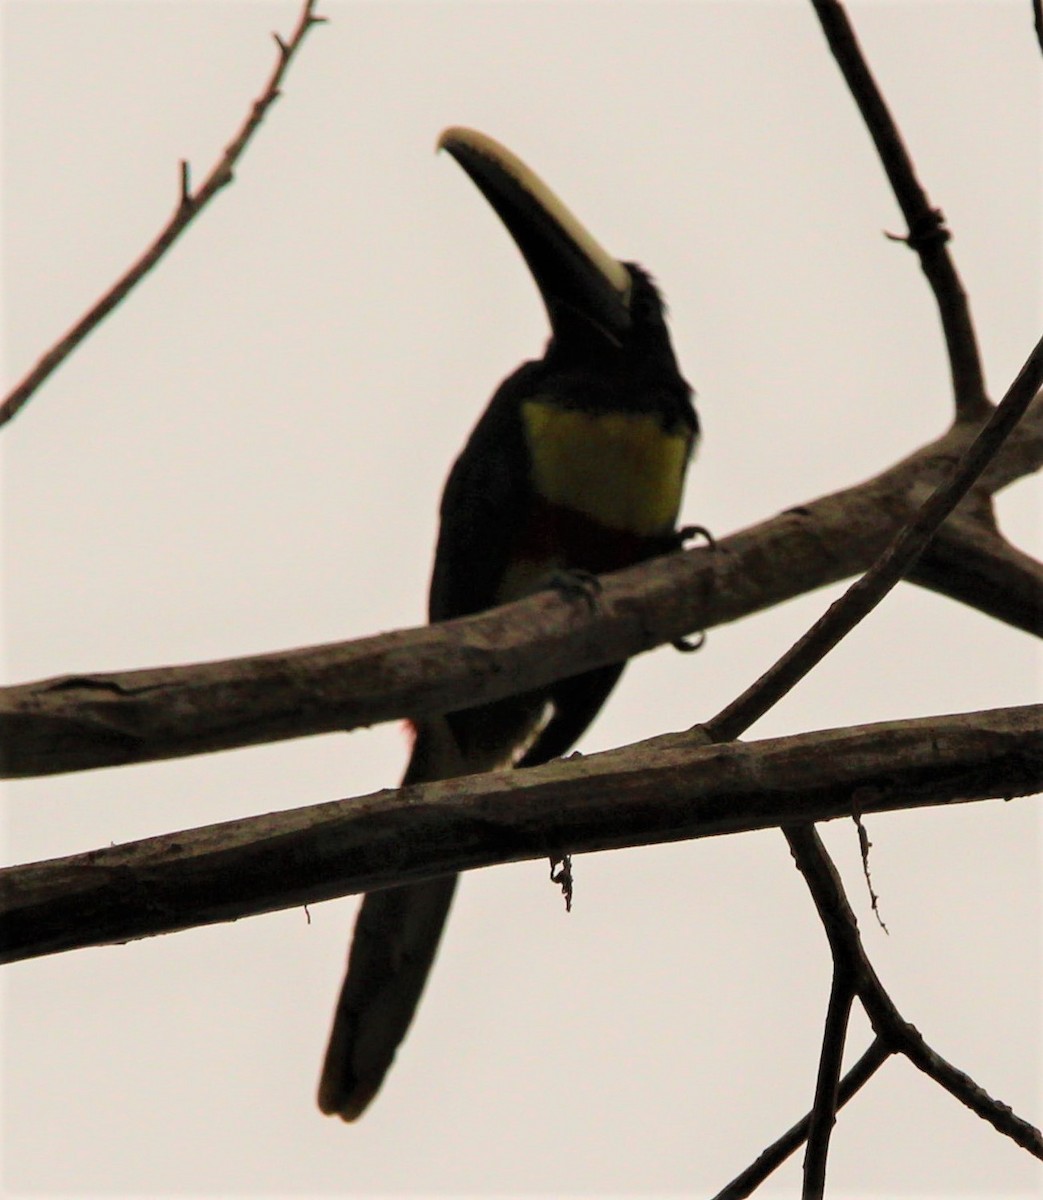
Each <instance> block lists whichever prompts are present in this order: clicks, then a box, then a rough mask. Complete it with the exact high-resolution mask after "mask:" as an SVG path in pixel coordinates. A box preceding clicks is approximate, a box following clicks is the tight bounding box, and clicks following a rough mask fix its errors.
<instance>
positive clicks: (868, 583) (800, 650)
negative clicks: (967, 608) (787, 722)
mask: <svg viewBox="0 0 1043 1200" xmlns="http://www.w3.org/2000/svg"><path fill="white" fill-rule="evenodd" d="M1041 384H1043V339H1041V340H1040V341H1039V342H1037V343H1036V345H1035V347H1034V348H1033V350H1032V353H1031V354H1030V355H1029V356H1028V358H1027V359H1026V361H1025V365H1024V366H1023V367H1022V368H1021V370H1020V371H1019V372H1018V375H1017V378H1016V379H1015V380H1014V382H1013V383H1012V384H1011V385H1010V387H1009V388H1008V389H1007V394H1006V395H1005V396H1004V397H1003V401H1002V402H1001V403H1000V405H999V406H998V407H997V408H996V409H994V410H993V412H992V415H991V416H990V417H989V419H988V421H986V423H985V425H984V426H983V427H982V429H981V432H980V433H979V434H978V436H977V437H976V438H975V439H974V441H973V442H972V443H971V445H970V446H968V448H967V450H966V452H965V453H964V455H963V457H962V458H961V459H960V461H959V462H958V463H957V465H956V467H955V469H954V470H953V473H952V475H951V477H950V479H949V481H948V482H947V483H944V484H941V485H940V486H939V487H938V488H936V489H935V491H934V492H933V493H932V494H931V495H930V496H929V497H928V499H927V500H926V501H925V502H924V504H923V505H922V506H921V508H920V510H919V512H918V513H917V515H916V517H915V518H914V519H913V520H911V521H910V522H909V524H908V525H906V526H905V528H904V529H902V530H901V531H900V532H899V534H898V536H897V537H896V538H895V539H894V541H893V542H892V543H891V545H890V546H889V547H888V549H887V550H886V551H885V552H884V553H883V554H882V555H881V556H880V558H878V559H877V561H876V562H875V563H874V564H873V566H872V567H871V568H870V569H869V570H868V571H867V572H866V574H865V575H863V576H862V578H861V579H858V580H856V581H855V582H854V583H853V584H852V585H851V587H849V588H848V590H847V591H846V592H845V593H844V595H843V596H841V598H840V599H839V600H837V601H835V602H834V603H833V604H832V605H830V607H829V608H828V609H827V610H826V612H825V613H824V614H823V615H822V616H821V617H820V618H819V619H818V620H817V621H816V622H815V624H814V625H812V626H811V628H810V629H809V630H808V631H807V633H805V634H804V636H803V637H801V638H800V639H799V640H798V641H797V642H796V643H795V644H794V645H793V646H791V647H790V649H789V650H787V651H786V653H785V654H784V655H783V656H782V657H781V658H780V659H779V660H778V661H777V662H776V663H774V665H773V666H771V667H770V668H769V669H768V670H767V671H766V672H765V673H764V674H763V675H762V676H761V677H760V679H758V680H757V681H756V683H754V684H752V685H751V686H750V687H749V688H747V689H746V691H745V692H743V694H742V695H741V696H739V697H738V698H737V699H736V700H734V701H732V703H731V704H729V705H728V706H727V707H726V708H724V709H723V710H722V711H721V712H719V713H718V714H717V716H715V717H713V718H712V719H711V720H710V721H708V722H707V723H706V725H705V726H704V729H705V731H706V733H707V734H708V736H709V737H710V738H711V739H712V740H713V741H716V742H721V741H731V740H732V739H734V738H737V737H740V736H741V735H742V734H743V733H744V732H745V731H746V730H747V729H748V728H749V727H750V726H751V725H752V724H753V722H754V721H756V720H757V718H758V717H761V716H763V715H764V713H766V712H767V711H768V709H770V708H771V707H772V706H773V705H774V704H776V703H777V702H778V700H779V699H781V697H783V696H784V695H786V693H787V692H788V691H790V689H791V688H793V687H795V686H796V684H797V683H799V682H800V680H801V679H803V678H804V676H805V675H806V674H807V673H808V672H809V671H810V670H811V669H812V668H813V667H814V666H816V665H817V664H818V663H819V662H821V661H822V659H823V658H824V657H825V656H826V654H828V653H829V651H830V650H832V648H833V647H834V646H835V645H836V644H837V643H838V642H839V641H840V640H841V639H842V638H843V637H845V636H846V635H847V634H848V633H850V631H851V630H852V629H853V628H854V627H855V626H856V625H857V624H858V622H859V621H861V620H862V619H863V617H865V616H867V615H868V614H869V613H870V612H871V611H872V610H873V609H874V608H875V607H876V606H877V605H878V604H879V603H880V601H881V600H882V599H883V598H884V597H885V596H886V595H887V593H888V592H889V591H890V590H891V589H892V588H893V587H894V586H895V584H896V583H898V581H899V580H900V579H901V578H902V577H903V576H904V575H905V574H906V572H907V571H908V570H909V568H910V567H911V566H912V564H913V563H914V562H915V561H916V559H917V558H918V557H919V555H920V554H921V552H922V551H923V549H924V547H925V546H926V545H927V544H928V542H929V541H930V540H931V538H932V537H933V536H934V533H935V531H936V530H937V529H938V527H939V526H940V525H941V523H942V522H943V521H944V520H945V518H946V517H947V516H948V515H949V514H950V513H951V512H952V510H953V509H954V508H955V507H956V505H957V504H959V502H960V500H962V499H963V497H964V496H965V495H966V494H967V492H968V491H969V490H970V488H971V486H972V485H973V484H974V481H975V480H976V479H977V478H978V477H979V476H980V475H981V473H982V472H983V471H984V470H985V468H986V467H987V466H988V464H989V462H990V461H991V459H992V458H993V457H994V456H995V455H996V453H997V451H998V450H999V448H1000V446H1002V445H1003V441H1004V439H1005V438H1006V437H1007V436H1008V434H1009V433H1010V432H1011V431H1012V430H1013V428H1014V426H1015V425H1016V424H1017V423H1018V421H1019V420H1020V418H1021V416H1022V414H1023V413H1024V412H1025V410H1026V409H1027V408H1028V406H1029V405H1030V404H1031V403H1032V400H1033V399H1034V398H1035V395H1036V393H1037V391H1038V390H1039V388H1040V386H1041Z"/></svg>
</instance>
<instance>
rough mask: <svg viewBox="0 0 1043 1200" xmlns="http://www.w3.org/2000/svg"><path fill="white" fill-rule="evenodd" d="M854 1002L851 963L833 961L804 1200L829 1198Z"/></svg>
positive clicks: (842, 960)
mask: <svg viewBox="0 0 1043 1200" xmlns="http://www.w3.org/2000/svg"><path fill="white" fill-rule="evenodd" d="M854 999H855V986H854V977H853V974H852V972H851V969H850V966H849V964H848V962H847V960H846V959H845V958H844V957H843V956H841V957H839V958H836V959H834V961H833V984H832V987H831V988H830V993H829V1006H828V1007H827V1009H826V1022H825V1027H824V1029H823V1031H822V1051H821V1054H820V1055H819V1063H818V1077H817V1079H816V1081H815V1102H814V1104H813V1106H812V1109H811V1123H810V1125H809V1127H808V1145H807V1150H806V1151H805V1153H804V1187H803V1191H802V1193H801V1197H802V1200H821V1197H822V1196H824V1195H825V1191H826V1161H827V1159H828V1158H829V1139H830V1137H831V1136H832V1134H833V1126H834V1125H835V1124H836V1119H837V1104H838V1102H839V1089H840V1070H841V1067H842V1065H843V1062H844V1044H845V1042H846V1041H847V1030H848V1022H849V1021H850V1019H851V1005H852V1003H853V1002H854Z"/></svg>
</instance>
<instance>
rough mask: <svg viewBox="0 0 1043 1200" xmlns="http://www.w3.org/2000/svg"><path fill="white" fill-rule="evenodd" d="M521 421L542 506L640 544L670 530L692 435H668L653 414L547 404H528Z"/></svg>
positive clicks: (526, 403)
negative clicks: (630, 536)
mask: <svg viewBox="0 0 1043 1200" xmlns="http://www.w3.org/2000/svg"><path fill="white" fill-rule="evenodd" d="M522 421H523V423H524V427H525V434H526V438H527V441H528V446H529V453H530V455H531V458H532V474H533V484H534V486H535V488H536V491H537V492H538V493H539V494H540V495H541V496H542V497H543V498H544V499H545V500H548V501H549V502H550V503H552V504H560V505H562V506H563V507H565V508H571V509H573V510H574V511H576V512H580V513H583V514H584V515H585V516H588V517H591V518H592V519H593V520H595V521H598V522H599V523H600V524H602V525H607V526H608V527H610V528H612V529H620V530H626V531H627V532H628V533H634V534H637V535H639V536H641V537H651V536H654V535H656V534H661V533H663V532H665V531H667V530H669V529H672V528H673V526H674V522H675V521H676V519H677V510H678V508H679V507H680V504H681V489H682V486H683V482H684V472H685V464H686V462H687V459H688V452H689V436H688V433H687V431H684V430H680V431H678V432H668V431H667V430H665V429H663V427H662V424H661V423H660V421H659V420H658V418H657V417H655V416H654V415H652V414H651V413H636V412H608V413H594V412H584V411H583V410H581V409H568V408H562V407H560V406H559V405H556V404H554V403H553V402H552V401H548V400H528V401H526V402H525V403H524V404H523V405H522Z"/></svg>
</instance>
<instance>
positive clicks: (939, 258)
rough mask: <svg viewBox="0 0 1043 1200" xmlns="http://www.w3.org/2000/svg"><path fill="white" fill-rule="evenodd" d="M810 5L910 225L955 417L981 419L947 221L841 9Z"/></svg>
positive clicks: (970, 330) (972, 341)
mask: <svg viewBox="0 0 1043 1200" xmlns="http://www.w3.org/2000/svg"><path fill="white" fill-rule="evenodd" d="M811 3H812V5H813V7H814V9H815V12H816V14H817V16H818V19H819V22H820V24H821V26H822V30H823V32H824V33H825V35H826V41H827V42H828V43H829V48H830V50H831V51H832V53H833V57H834V58H835V59H836V61H837V65H838V66H839V67H840V70H841V73H842V74H843V76H844V80H845V82H846V83H847V86H848V88H849V89H850V91H851V95H852V96H853V97H854V100H855V103H856V104H857V105H858V109H859V112H860V113H861V114H862V119H863V120H864V121H865V124H866V128H867V129H868V130H869V134H870V136H871V137H872V139H873V144H874V145H875V146H876V150H877V154H879V156H880V161H881V163H882V164H883V167H884V170H885V171H886V173H887V178H888V180H889V182H890V184H891V188H892V190H893V191H894V194H895V199H896V200H897V201H898V204H899V207H900V208H901V210H902V214H903V216H904V217H905V219H906V222H907V224H908V227H909V233H908V235H907V236H906V237H904V238H902V239H901V240H902V241H904V242H906V243H907V244H908V245H909V247H910V249H912V250H915V251H916V253H917V255H918V256H919V258H920V266H921V267H922V269H923V272H924V274H925V275H926V276H927V280H928V282H929V283H930V285H931V290H932V291H933V292H934V297H935V300H936V301H937V304H938V312H939V314H940V316H941V321H942V329H943V331H944V334H945V345H946V349H947V351H948V355H949V368H950V372H951V374H952V385H953V396H954V398H955V401H956V415H957V418H958V419H960V420H970V419H976V418H978V417H981V416H982V415H983V413H984V412H986V411H987V410H988V407H989V401H988V397H987V396H986V394H985V380H984V377H983V374H982V367H981V357H980V355H979V353H978V343H977V338H976V336H975V332H974V324H973V322H972V320H971V313H970V306H969V304H968V302H967V295H966V293H965V292H964V290H963V284H962V283H961V282H960V277H959V275H958V274H957V271H956V266H955V264H954V263H953V261H952V257H951V256H950V254H949V251H948V249H947V247H946V243H947V242H948V240H949V236H950V235H949V231H948V229H946V227H945V219H944V217H943V216H942V213H941V211H940V210H939V209H937V208H933V207H932V206H931V203H930V201H929V200H928V199H927V194H926V192H925V191H924V189H923V188H922V187H921V185H920V182H919V180H918V179H917V177H916V170H915V168H914V167H913V163H912V160H911V159H910V157H909V154H908V152H907V151H906V148H905V145H904V143H903V141H902V135H901V134H900V133H899V131H898V127H897V125H896V124H895V122H894V120H893V118H892V117H891V113H890V111H889V110H888V107H887V103H886V101H885V100H884V98H883V96H882V94H881V92H880V89H879V88H878V87H877V85H876V80H875V79H874V78H873V75H872V72H871V71H870V70H869V66H868V64H867V63H866V60H865V58H864V57H863V55H862V50H861V48H860V46H859V44H858V39H857V38H856V37H855V32H854V30H853V29H852V27H851V22H850V21H849V20H848V18H847V14H846V13H845V12H844V8H843V6H842V5H841V4H840V3H839V0H811Z"/></svg>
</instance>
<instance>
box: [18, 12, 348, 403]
mask: <svg viewBox="0 0 1043 1200" xmlns="http://www.w3.org/2000/svg"><path fill="white" fill-rule="evenodd" d="M315 4H316V0H305V4H304V7H303V9H302V10H301V15H300V18H299V20H298V22H297V28H296V29H295V30H294V31H293V35H292V37H291V38H290V40H289V41H288V42H287V41H284V40H283V39H282V38H281V37H280V36H279V35H278V34H274V35H273V36H274V38H275V43H276V45H277V47H278V57H277V59H276V62H275V67H274V68H273V70H272V73H271V75H270V76H269V79H268V82H267V83H266V84H265V87H264V90H263V91H262V92H261V94H260V96H259V97H258V98H257V99H256V100H255V101H254V102H253V104H252V105H251V106H250V112H249V113H248V115H247V117H246V120H245V121H244V122H243V124H242V126H241V127H240V128H239V131H238V132H237V133H236V135H235V137H234V138H233V139H232V141H231V142H229V144H228V146H227V147H226V148H225V151H224V153H223V154H222V155H221V157H220V159H218V161H217V163H216V164H215V165H214V167H213V168H212V169H211V171H210V173H209V175H207V177H206V179H204V180H203V182H202V183H201V184H200V185H199V187H197V188H196V190H195V191H192V189H191V186H190V181H189V171H188V163H187V162H182V163H181V165H180V169H179V170H180V192H179V196H178V203H177V208H176V209H175V210H174V215H173V216H172V217H171V218H170V220H169V221H168V222H167V224H166V225H165V226H164V228H163V229H162V230H161V232H160V234H159V236H158V237H157V238H156V240H155V241H154V242H153V243H152V245H151V246H149V248H148V249H147V250H146V251H145V253H144V254H143V255H142V256H141V257H140V258H139V259H138V260H137V262H135V263H134V264H133V265H132V266H131V267H129V268H128V269H127V271H126V272H125V273H124V274H123V275H122V276H121V277H120V278H119V279H118V280H117V281H116V282H115V283H114V284H113V285H112V287H111V288H109V290H108V291H107V292H106V293H105V295H104V296H102V297H101V299H100V300H98V302H97V303H96V304H94V305H93V306H92V307H91V308H90V309H89V310H88V311H87V312H86V313H84V315H83V316H82V317H81V318H80V319H79V320H78V321H77V322H76V324H75V325H73V327H72V328H71V329H70V330H69V331H68V332H67V333H66V334H65V335H64V336H63V337H62V338H60V339H59V341H57V342H56V343H55V344H54V345H53V346H52V347H51V348H50V350H48V351H47V353H46V354H45V355H44V356H43V357H42V358H41V359H40V361H39V362H38V363H37V364H36V366H35V367H33V369H32V370H31V371H30V372H29V374H28V375H26V377H25V378H24V379H23V380H22V381H21V383H19V384H18V386H17V387H16V388H15V389H14V390H13V391H12V392H11V393H10V395H9V396H8V397H7V398H6V399H5V400H4V402H3V404H2V405H0V426H3V425H5V424H6V423H7V422H8V421H10V420H11V418H12V417H14V416H15V414H16V413H18V412H19V411H20V409H21V408H22V407H23V406H24V405H25V404H27V403H28V401H29V399H30V398H31V397H32V395H33V393H34V392H35V391H36V390H37V388H39V387H40V386H41V384H43V383H44V382H45V381H46V380H47V379H48V378H49V377H50V375H51V374H52V373H53V372H54V371H56V370H57V369H58V367H60V366H61V364H62V363H63V362H64V361H65V360H66V359H67V358H68V357H69V355H70V354H71V353H72V352H73V351H74V350H75V349H76V347H77V346H78V345H79V344H80V343H81V342H82V341H83V339H84V338H85V337H87V335H88V334H89V333H91V331H92V330H93V329H95V328H96V326H97V325H99V324H100V323H101V321H103V320H104V319H105V317H107V316H108V315H109V313H110V312H112V310H113V309H114V308H115V307H116V306H117V305H118V304H119V303H120V301H121V300H123V298H124V297H125V296H126V295H127V293H128V292H130V290H131V289H132V288H133V287H135V285H136V284H137V283H139V282H140V281H141V280H142V279H143V278H144V277H145V276H146V275H147V274H148V273H149V271H151V270H152V268H153V267H154V266H155V265H156V263H157V262H159V260H160V259H161V258H162V257H163V255H164V254H166V252H167V251H168V250H169V249H170V247H171V246H172V245H173V244H174V242H176V241H177V239H178V238H179V237H180V236H181V234H182V233H184V231H185V230H186V229H187V228H188V226H189V225H190V224H191V223H192V221H193V220H194V219H195V218H196V217H197V216H198V214H199V213H200V212H201V211H202V209H203V208H204V207H205V206H206V205H207V203H208V202H209V201H210V200H211V199H213V197H214V196H215V195H216V194H217V193H218V192H219V191H220V190H221V189H222V188H223V187H225V186H226V185H227V184H229V183H231V182H232V179H233V173H234V169H235V166H236V163H237V162H238V161H239V159H240V158H241V156H242V154H243V151H244V150H245V149H246V147H247V145H248V144H249V142H250V139H251V138H252V137H253V135H254V133H255V132H256V131H257V128H258V126H259V125H260V124H261V122H262V121H263V120H264V117H265V114H266V113H267V111H268V109H269V108H270V107H271V106H272V105H273V104H274V103H275V101H276V100H277V99H278V98H279V95H280V92H279V88H280V86H281V84H282V81H283V76H284V75H285V74H286V71H287V69H288V68H289V65H290V63H291V62H292V60H293V57H294V55H295V54H296V53H297V50H298V48H299V47H300V44H301V42H302V41H303V40H304V37H305V34H307V32H308V30H309V29H311V27H312V26H313V25H318V24H320V23H322V22H323V21H325V19H326V18H325V17H317V16H315V15H314V12H313V10H314V8H315Z"/></svg>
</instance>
